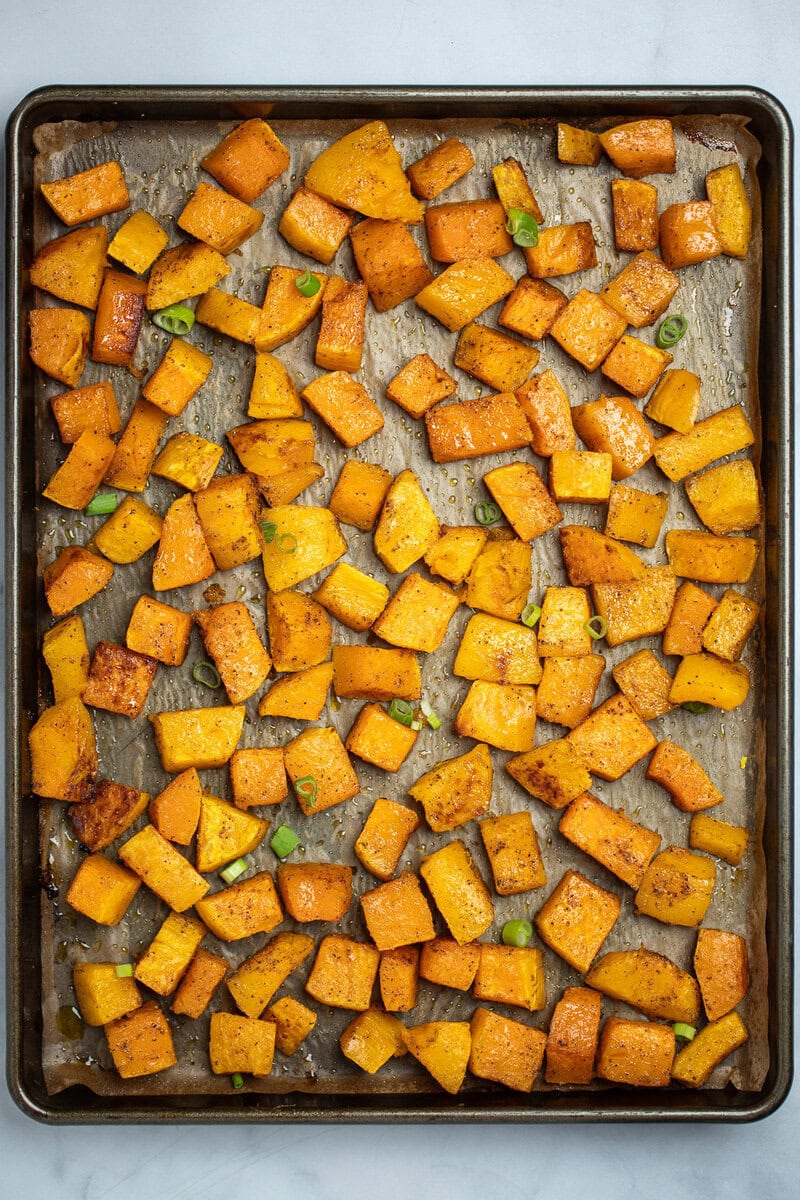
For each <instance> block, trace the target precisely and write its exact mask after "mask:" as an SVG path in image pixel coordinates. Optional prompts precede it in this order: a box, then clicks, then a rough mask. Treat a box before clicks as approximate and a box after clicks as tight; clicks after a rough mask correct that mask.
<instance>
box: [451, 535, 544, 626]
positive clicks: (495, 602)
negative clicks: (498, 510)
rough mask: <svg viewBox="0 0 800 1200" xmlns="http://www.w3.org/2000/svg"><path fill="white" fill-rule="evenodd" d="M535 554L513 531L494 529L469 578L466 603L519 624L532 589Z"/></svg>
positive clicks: (473, 565)
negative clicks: (518, 621)
mask: <svg viewBox="0 0 800 1200" xmlns="http://www.w3.org/2000/svg"><path fill="white" fill-rule="evenodd" d="M532 560H533V552H532V550H531V547H530V545H529V544H528V543H527V542H523V541H521V540H520V538H518V537H515V536H514V534H513V533H512V532H511V530H510V529H498V530H492V531H491V532H490V533H489V537H488V539H487V541H486V544H485V546H484V547H483V549H482V550H481V552H480V554H479V555H478V557H477V558H476V559H475V561H474V563H473V564H472V567H471V569H470V573H469V575H468V576H467V595H466V603H467V604H468V605H469V607H470V608H477V609H479V610H480V611H481V612H485V613H489V615H490V616H493V617H499V618H500V619H501V620H505V621H516V620H519V618H520V617H521V616H522V612H523V610H524V608H525V605H526V603H527V600H528V593H529V592H530V590H531V577H532V566H531V564H532Z"/></svg>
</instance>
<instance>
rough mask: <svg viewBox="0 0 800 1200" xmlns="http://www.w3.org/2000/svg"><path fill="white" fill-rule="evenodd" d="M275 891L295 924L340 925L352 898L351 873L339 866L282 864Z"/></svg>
mask: <svg viewBox="0 0 800 1200" xmlns="http://www.w3.org/2000/svg"><path fill="white" fill-rule="evenodd" d="M278 890H279V892H280V894H281V899H282V900H283V903H284V906H285V908H286V911H287V913H288V914H289V916H290V917H293V918H294V920H295V921H300V922H301V923H303V924H305V923H306V922H308V921H340V920H341V919H342V917H343V916H344V914H345V913H346V912H347V910H348V908H349V907H350V902H351V900H352V897H353V872H352V869H351V868H350V867H345V866H342V865H341V864H339V863H327V862H324V863H315V862H302V863H282V864H281V866H279V867H278Z"/></svg>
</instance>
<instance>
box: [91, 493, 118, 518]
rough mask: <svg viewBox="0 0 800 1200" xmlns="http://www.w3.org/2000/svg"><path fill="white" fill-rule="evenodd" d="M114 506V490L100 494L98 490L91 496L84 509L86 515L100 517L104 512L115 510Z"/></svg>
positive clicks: (115, 503) (115, 498)
mask: <svg viewBox="0 0 800 1200" xmlns="http://www.w3.org/2000/svg"><path fill="white" fill-rule="evenodd" d="M116 508H117V496H116V493H115V492H104V493H103V494H102V496H101V495H100V493H99V492H98V493H97V495H96V496H92V498H91V500H90V501H89V503H88V504H87V505H86V508H85V510H84V511H85V512H86V515H87V517H101V516H104V515H105V514H106V513H113V512H115V511H116Z"/></svg>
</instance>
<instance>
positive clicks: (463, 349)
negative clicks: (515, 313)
mask: <svg viewBox="0 0 800 1200" xmlns="http://www.w3.org/2000/svg"><path fill="white" fill-rule="evenodd" d="M453 361H454V363H455V365H456V366H457V367H460V368H461V370H462V371H466V372H467V374H468V375H472V376H474V378H475V379H480V381H481V382H482V383H485V384H486V386H487V387H490V388H493V389H494V390H495V391H498V392H513V391H516V389H517V388H519V387H521V386H522V384H523V383H524V382H525V380H526V379H527V378H528V376H529V375H530V373H531V371H532V370H533V368H534V367H535V366H536V364H537V362H538V361H539V351H538V350H536V349H535V348H534V347H533V346H526V345H525V343H524V342H520V341H517V339H516V338H511V337H508V335H507V334H505V333H499V332H498V331H497V330H496V329H491V328H490V327H489V326H488V325H479V324H477V323H476V322H473V323H472V324H471V325H466V326H465V327H464V328H463V329H462V330H461V333H460V335H459V338H458V344H457V345H456V352H455V356H454V359H453Z"/></svg>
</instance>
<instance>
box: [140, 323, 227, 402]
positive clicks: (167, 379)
mask: <svg viewBox="0 0 800 1200" xmlns="http://www.w3.org/2000/svg"><path fill="white" fill-rule="evenodd" d="M212 366H213V363H212V360H211V359H210V358H209V357H208V355H207V354H204V353H203V351H202V350H200V349H198V347H197V346H193V345H191V343H189V342H185V341H184V340H183V339H182V338H173V339H172V341H171V342H170V344H169V346H168V347H167V352H166V354H165V355H164V357H163V358H162V360H161V362H160V363H159V364H158V366H157V367H156V369H155V371H154V372H153V374H152V375H151V376H150V378H149V379H148V380H147V382H146V383H145V385H144V387H143V388H142V395H143V396H144V397H145V399H146V400H149V401H150V403H151V404H154V405H155V406H156V408H160V409H161V410H162V411H163V412H165V413H167V414H168V415H169V416H171V417H177V416H180V414H181V413H182V412H183V410H184V409H185V407H186V405H187V404H188V403H189V401H190V400H191V399H192V397H193V396H195V395H196V394H197V392H198V391H199V390H200V388H201V387H202V385H203V384H204V383H205V381H206V379H207V378H208V376H209V374H210V373H211V367H212Z"/></svg>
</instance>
